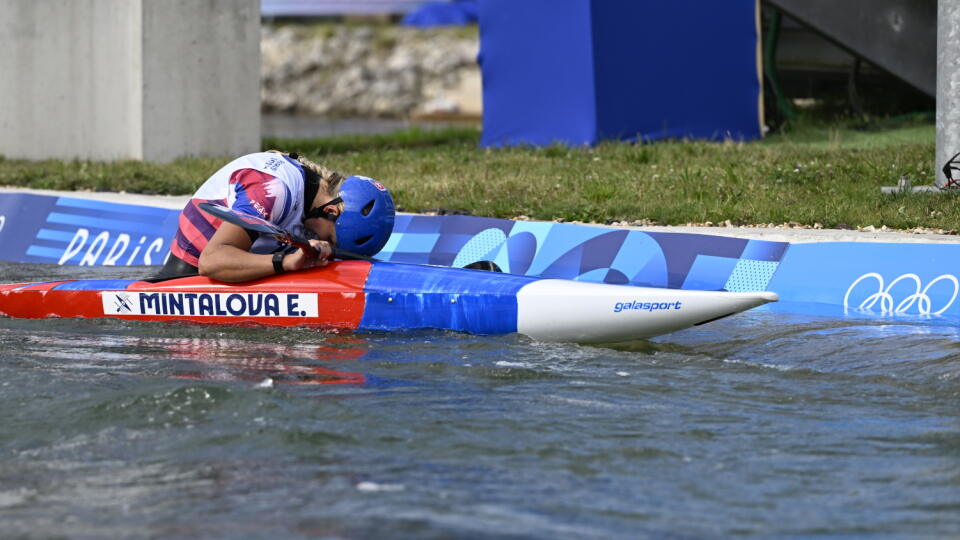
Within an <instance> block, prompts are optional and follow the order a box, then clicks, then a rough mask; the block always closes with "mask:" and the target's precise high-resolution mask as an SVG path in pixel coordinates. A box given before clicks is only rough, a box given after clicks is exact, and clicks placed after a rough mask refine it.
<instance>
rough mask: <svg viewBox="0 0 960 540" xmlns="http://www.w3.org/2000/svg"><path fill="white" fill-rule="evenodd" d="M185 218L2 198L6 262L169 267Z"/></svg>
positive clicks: (97, 204) (130, 208)
mask: <svg viewBox="0 0 960 540" xmlns="http://www.w3.org/2000/svg"><path fill="white" fill-rule="evenodd" d="M179 214H180V212H179V211H178V210H172V209H167V208H156V207H151V206H140V205H132V204H118V203H111V202H103V201H97V200H93V199H81V198H74V197H51V196H47V195H34V194H28V193H4V194H0V245H2V246H3V248H2V250H0V254H2V255H0V259H2V260H5V261H10V262H25V263H48V264H66V265H80V266H96V265H105V266H129V265H159V264H163V262H164V261H165V260H166V257H167V255H168V254H169V252H170V241H171V240H172V239H173V235H174V233H175V232H176V227H177V218H178V216H179Z"/></svg>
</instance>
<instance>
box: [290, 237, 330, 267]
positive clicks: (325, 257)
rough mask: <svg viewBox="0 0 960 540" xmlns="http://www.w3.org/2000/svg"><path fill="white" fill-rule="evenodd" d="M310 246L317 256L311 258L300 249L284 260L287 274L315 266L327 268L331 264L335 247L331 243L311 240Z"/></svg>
mask: <svg viewBox="0 0 960 540" xmlns="http://www.w3.org/2000/svg"><path fill="white" fill-rule="evenodd" d="M310 245H311V246H312V247H313V250H314V251H315V252H316V253H315V256H313V257H311V256H309V255H307V254H306V253H304V252H303V250H302V249H298V250H296V251H294V252H293V253H291V254H289V255H287V256H286V257H284V258H283V269H284V270H286V271H287V272H293V271H296V270H304V269H306V268H313V267H315V266H326V265H327V263H329V262H330V257H332V256H333V246H331V245H330V242H326V241H324V240H310Z"/></svg>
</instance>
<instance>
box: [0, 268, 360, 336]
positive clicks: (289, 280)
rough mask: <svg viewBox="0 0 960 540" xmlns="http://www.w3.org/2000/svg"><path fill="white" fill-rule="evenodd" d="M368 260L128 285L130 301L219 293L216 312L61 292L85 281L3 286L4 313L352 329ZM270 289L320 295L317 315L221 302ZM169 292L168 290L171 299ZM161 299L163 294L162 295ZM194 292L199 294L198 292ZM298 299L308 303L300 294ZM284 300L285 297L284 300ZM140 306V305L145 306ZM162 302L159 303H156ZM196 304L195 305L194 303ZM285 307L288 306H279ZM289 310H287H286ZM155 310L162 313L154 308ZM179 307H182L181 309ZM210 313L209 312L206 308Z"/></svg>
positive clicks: (357, 321)
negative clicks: (111, 304) (134, 309)
mask: <svg viewBox="0 0 960 540" xmlns="http://www.w3.org/2000/svg"><path fill="white" fill-rule="evenodd" d="M370 266H371V265H370V263H369V262H364V261H340V262H335V263H331V264H330V265H328V266H326V267H324V268H313V269H310V270H304V271H302V272H291V273H289V274H280V275H277V276H270V277H267V278H264V279H260V280H257V281H250V282H247V283H242V284H229V283H223V282H218V281H213V280H210V279H208V278H205V277H199V276H197V277H189V278H181V279H174V280H169V281H164V282H161V283H148V282H145V281H135V282H132V283H130V284H129V285H128V286H127V287H126V288H125V289H124V291H125V292H127V293H129V295H128V296H129V297H130V298H131V300H133V301H134V304H135V303H136V300H137V299H138V298H139V297H140V293H171V294H173V295H175V294H176V293H200V295H201V296H202V295H203V293H216V294H214V295H207V296H208V297H209V296H215V297H217V298H216V300H217V302H218V303H217V307H218V309H217V310H216V311H212V312H213V313H216V314H215V315H209V314H208V315H202V316H196V315H193V314H191V313H193V312H195V311H197V310H196V309H193V307H191V310H186V311H187V312H186V313H185V314H176V315H165V314H147V315H142V314H122V313H120V314H109V313H105V312H104V309H105V306H104V299H103V295H104V294H107V295H110V294H112V292H116V290H115V289H111V290H110V291H106V290H57V287H58V286H71V285H73V284H76V283H81V282H53V283H38V284H14V285H0V314H3V315H7V316H9V317H17V318H28V319H39V318H48V317H87V318H99V317H117V318H120V319H125V320H138V321H180V322H194V323H200V324H229V325H244V324H251V325H254V324H255V325H266V326H309V327H318V328H328V329H344V330H352V329H355V328H357V326H358V325H359V324H360V319H361V318H362V317H363V309H364V303H365V297H364V293H363V287H364V284H365V283H366V281H367V275H368V274H369V272H370ZM271 293H277V294H300V295H306V296H308V297H309V298H310V299H311V302H312V299H313V298H314V296H313V295H316V307H315V308H314V307H313V306H310V308H309V309H306V310H305V311H314V310H315V311H316V315H312V314H311V315H309V316H293V317H290V316H284V315H286V314H287V313H286V312H285V311H283V309H281V311H280V312H279V316H269V317H268V316H251V315H249V314H248V313H247V312H250V311H252V310H236V311H245V312H244V313H240V314H238V315H232V314H227V313H226V309H227V307H228V305H227V303H224V305H223V306H221V305H220V303H219V302H220V301H221V300H224V302H225V301H226V299H228V298H229V297H230V296H231V295H234V296H238V297H242V298H239V299H238V300H237V301H236V302H234V303H232V304H230V305H231V306H234V307H238V306H240V305H241V304H242V302H241V300H244V299H248V298H251V295H252V296H253V297H256V298H258V299H259V300H260V302H263V299H264V298H265V297H266V296H269V295H270V294H271ZM171 294H167V295H166V296H167V297H169V296H171ZM159 296H160V297H163V296H164V295H163V294H161V295H159ZM194 296H196V295H194ZM297 301H305V300H303V299H302V298H301V299H297ZM281 303H282V300H281ZM141 305H142V304H141ZM156 305H157V306H159V303H158V304H156ZM191 306H192V304H191ZM281 308H284V306H283V305H281ZM284 309H285V308H284ZM154 311H161V310H160V309H156V310H154ZM181 311H184V310H183V309H181ZM208 313H210V312H208Z"/></svg>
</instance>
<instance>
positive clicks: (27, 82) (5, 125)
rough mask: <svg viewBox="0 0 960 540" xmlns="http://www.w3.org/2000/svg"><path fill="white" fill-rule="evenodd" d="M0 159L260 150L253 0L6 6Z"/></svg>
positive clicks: (1, 26) (29, 1) (64, 0)
mask: <svg viewBox="0 0 960 540" xmlns="http://www.w3.org/2000/svg"><path fill="white" fill-rule="evenodd" d="M2 9H3V16H2V17H0V51H4V53H3V54H0V73H3V76H0V154H2V155H4V156H6V157H9V158H24V159H44V158H61V159H72V158H80V159H92V160H119V159H143V160H148V161H161V162H163V161H170V160H173V159H175V158H177V157H181V156H191V155H192V156H233V155H239V154H242V153H245V152H249V151H254V150H256V149H258V148H259V146H260V117H259V111H260V48H259V47H260V13H259V2H258V0H159V1H158V0H4V1H3V3H2Z"/></svg>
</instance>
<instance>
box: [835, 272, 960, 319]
mask: <svg viewBox="0 0 960 540" xmlns="http://www.w3.org/2000/svg"><path fill="white" fill-rule="evenodd" d="M871 278H872V279H875V280H877V292H875V293H873V294H871V295H870V296H868V297H867V298H865V299H864V300H863V301H862V302H860V305H859V306H858V308H857V309H860V310H864V311H872V310H873V307H874V306H876V305H877V303H879V304H880V306H879V307H880V312H881V313H884V314H888V313H891V314H896V313H906V312H907V310H909V309H910V308H912V307H913V306H914V304H916V306H917V313H918V314H920V315H940V314H941V313H943V312H944V311H946V310H947V309H948V308H949V307H950V306H952V305H953V302H954V300H956V299H957V294H958V293H960V281H958V280H957V278H956V276H953V275H952V274H943V275H942V276H939V277H937V278H935V279H934V280H933V281H931V282H930V283H927V286H926V287H924V286H923V284H922V282H921V281H920V277H919V276H917V275H916V274H903V275H902V276H900V277H898V278H897V279H895V280H893V281H891V282H890V284H889V285H887V287H886V288H884V286H883V276H881V275H880V274H877V273H876V272H870V273H869V274H864V275H862V276H860V277H859V278H857V280H856V281H854V282H853V283H852V284H851V285H850V287H849V288H848V289H847V294H845V295H843V309H844V310H846V309H848V308H849V307H850V293H851V292H853V290H854V288H856V286H857V285H858V284H859V283H860V282H861V281H864V280H866V279H871ZM901 281H906V282H912V283H913V285H914V286H913V287H912V288H913V293H912V294H910V295H908V296H907V297H906V298H904V299H903V300H901V301H900V303H898V304H896V305H894V299H893V295H892V294H891V293H890V291H891V290H892V289H893V287H894V286H895V285H896V284H897V283H900V282H901ZM940 281H948V282H950V283H952V284H953V296H951V297H950V300H948V301H947V302H946V303H945V304H944V305H943V306H942V307H940V309H938V310H937V311H933V301H932V300H931V299H930V296H928V295H927V292H928V291H929V290H930V287H933V286H934V285H935V284H936V283H938V282H940Z"/></svg>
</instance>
